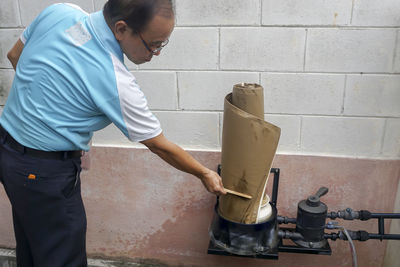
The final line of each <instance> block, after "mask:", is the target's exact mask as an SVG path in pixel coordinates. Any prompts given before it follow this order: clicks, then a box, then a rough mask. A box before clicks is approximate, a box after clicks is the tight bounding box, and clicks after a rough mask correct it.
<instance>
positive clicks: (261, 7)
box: [260, 0, 263, 25]
mask: <svg viewBox="0 0 400 267" xmlns="http://www.w3.org/2000/svg"><path fill="white" fill-rule="evenodd" d="M262 16H263V0H260V25H262Z"/></svg>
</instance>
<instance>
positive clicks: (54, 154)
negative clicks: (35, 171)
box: [0, 125, 82, 159]
mask: <svg viewBox="0 0 400 267" xmlns="http://www.w3.org/2000/svg"><path fill="white" fill-rule="evenodd" d="M0 135H1V138H2V141H3V144H4V143H6V144H8V145H9V146H10V147H11V148H13V149H14V150H16V151H18V152H21V153H22V154H26V155H29V156H32V157H35V158H42V159H74V158H80V157H81V156H82V151H81V150H73V151H43V150H37V149H33V148H30V147H26V146H23V145H21V144H20V143H18V142H17V140H15V139H14V138H13V137H12V136H11V135H10V134H9V133H8V132H7V131H6V130H5V129H4V128H3V127H2V126H1V125H0Z"/></svg>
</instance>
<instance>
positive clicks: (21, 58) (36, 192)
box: [0, 0, 225, 267]
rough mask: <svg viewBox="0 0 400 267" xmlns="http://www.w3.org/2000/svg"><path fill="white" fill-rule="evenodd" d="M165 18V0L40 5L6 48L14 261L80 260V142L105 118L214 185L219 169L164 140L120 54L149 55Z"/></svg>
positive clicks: (5, 123)
mask: <svg viewBox="0 0 400 267" xmlns="http://www.w3.org/2000/svg"><path fill="white" fill-rule="evenodd" d="M173 28H174V13H173V8H172V3H171V0H109V1H108V2H107V3H106V4H105V6H104V10H103V11H100V12H97V13H93V14H90V15H89V14H86V13H85V12H84V11H83V10H81V9H80V8H79V7H77V6H74V5H71V4H55V5H52V6H50V7H48V8H46V9H45V10H44V11H43V12H42V13H41V14H40V15H39V16H38V17H37V18H36V19H35V20H34V21H33V22H32V24H31V25H30V26H29V27H27V28H26V29H25V31H24V33H23V34H22V35H21V38H20V40H18V41H17V42H16V44H15V45H14V47H13V48H12V49H11V51H10V52H9V53H8V58H9V60H10V61H11V63H12V65H13V67H14V69H15V70H16V74H15V78H14V82H13V85H12V89H11V91H10V95H9V97H8V99H7V104H6V106H5V108H4V111H3V114H2V116H1V119H0V124H1V127H0V128H1V129H0V137H1V139H0V141H1V146H0V163H1V164H0V179H1V181H2V183H3V185H4V188H5V190H6V193H7V196H8V198H9V199H10V202H11V205H12V214H13V223H14V231H15V237H16V241H17V263H18V266H39V267H48V266H51V267H57V266H63V267H65V266H71V267H76V266H86V265H87V263H86V251H85V233H86V215H85V211H84V207H83V203H82V199H81V194H80V179H79V174H80V170H81V167H80V163H81V162H80V156H81V151H82V150H85V151H87V150H88V149H89V147H88V143H89V141H90V139H91V137H92V133H93V132H94V131H96V130H100V129H102V128H104V127H105V126H107V125H108V124H110V123H111V122H112V123H114V124H115V125H116V126H117V127H118V128H119V129H120V130H121V131H122V132H123V133H124V134H125V135H126V136H127V137H128V138H129V139H130V140H132V141H138V142H141V143H143V144H144V145H146V146H147V147H148V148H149V149H150V150H151V151H152V152H154V153H156V154H157V155H158V156H160V157H161V158H162V159H163V160H165V161H166V162H168V163H169V164H171V165H172V166H174V167H175V168H177V169H180V170H182V171H185V172H188V173H191V174H193V175H195V176H197V177H198V178H200V180H201V182H202V183H203V184H204V186H205V187H206V189H207V190H208V191H210V192H212V193H215V194H225V190H224V188H223V185H222V182H221V178H220V177H219V176H218V174H216V173H215V172H214V171H211V170H209V169H208V168H206V167H204V166H203V165H201V164H200V163H199V162H197V161H196V160H195V159H193V158H192V157H191V156H190V155H189V154H188V153H187V152H185V151H184V150H182V149H181V148H180V147H179V146H177V145H175V144H173V143H171V142H170V141H168V140H167V139H166V138H165V137H164V135H163V134H162V130H161V128H160V124H159V122H158V120H157V119H156V118H155V117H154V115H153V114H152V113H151V112H150V110H149V109H148V107H147V102H146V99H145V97H144V95H143V93H142V92H141V90H140V88H139V87H138V85H137V84H136V81H135V78H134V77H133V76H132V74H131V73H129V72H128V70H127V69H126V67H125V65H124V64H123V54H125V55H126V56H127V57H128V58H129V59H130V60H131V61H133V62H134V63H136V64H142V63H144V62H147V61H150V60H151V59H152V57H153V56H154V55H155V56H158V55H159V54H160V52H161V49H162V48H163V46H165V45H166V44H167V43H168V38H169V36H170V34H171V32H172V30H173Z"/></svg>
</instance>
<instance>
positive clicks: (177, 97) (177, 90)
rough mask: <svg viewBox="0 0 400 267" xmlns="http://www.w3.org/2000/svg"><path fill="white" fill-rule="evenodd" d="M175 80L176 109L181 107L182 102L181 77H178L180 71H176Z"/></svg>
mask: <svg viewBox="0 0 400 267" xmlns="http://www.w3.org/2000/svg"><path fill="white" fill-rule="evenodd" d="M175 82H176V105H177V106H176V107H175V108H176V109H177V110H180V109H181V102H180V92H179V79H178V72H177V71H176V72H175Z"/></svg>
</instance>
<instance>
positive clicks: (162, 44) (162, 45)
mask: <svg viewBox="0 0 400 267" xmlns="http://www.w3.org/2000/svg"><path fill="white" fill-rule="evenodd" d="M139 37H140V40H142V42H143V45H144V47H146V49H147V50H148V51H149V52H150V53H152V54H153V55H155V54H157V53H158V52H160V51H161V49H163V48H164V46H166V45H167V44H168V42H169V39H167V40H165V41H164V42H162V43H161V45H160V46H159V47H157V48H156V49H154V50H152V49H150V47H149V45H148V44H147V43H146V41H145V40H143V37H142V35H141V34H140V33H139Z"/></svg>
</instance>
